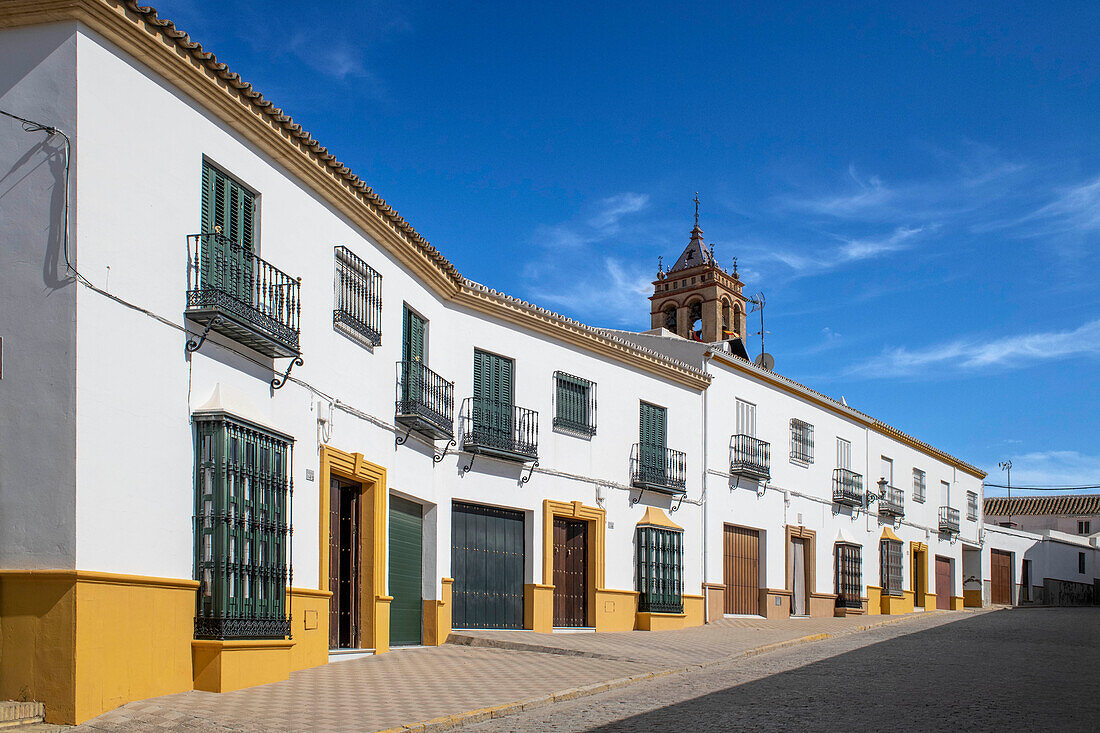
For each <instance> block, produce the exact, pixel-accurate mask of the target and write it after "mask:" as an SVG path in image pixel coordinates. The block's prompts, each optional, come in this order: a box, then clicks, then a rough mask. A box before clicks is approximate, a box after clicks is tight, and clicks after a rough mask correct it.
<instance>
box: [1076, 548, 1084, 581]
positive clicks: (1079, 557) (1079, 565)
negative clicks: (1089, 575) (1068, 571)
mask: <svg viewBox="0 0 1100 733" xmlns="http://www.w3.org/2000/svg"><path fill="white" fill-rule="evenodd" d="M1077 572H1079V573H1081V574H1082V575H1084V573H1085V553H1083V552H1078V553H1077Z"/></svg>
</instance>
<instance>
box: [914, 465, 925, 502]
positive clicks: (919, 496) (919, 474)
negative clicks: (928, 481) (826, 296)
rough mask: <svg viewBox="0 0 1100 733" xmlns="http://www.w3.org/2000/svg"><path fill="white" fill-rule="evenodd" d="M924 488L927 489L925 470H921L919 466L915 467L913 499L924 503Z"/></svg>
mask: <svg viewBox="0 0 1100 733" xmlns="http://www.w3.org/2000/svg"><path fill="white" fill-rule="evenodd" d="M924 489H925V478H924V471H922V470H920V469H919V468H914V469H913V501H919V502H920V503H921V504H923V503H924Z"/></svg>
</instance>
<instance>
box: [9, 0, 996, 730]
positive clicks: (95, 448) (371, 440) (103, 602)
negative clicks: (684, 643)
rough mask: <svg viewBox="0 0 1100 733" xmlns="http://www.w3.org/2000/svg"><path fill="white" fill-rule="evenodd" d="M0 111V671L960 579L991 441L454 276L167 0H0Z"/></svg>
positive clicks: (103, 704) (307, 652)
mask: <svg viewBox="0 0 1100 733" xmlns="http://www.w3.org/2000/svg"><path fill="white" fill-rule="evenodd" d="M0 110H4V111H6V112H10V113H12V114H16V115H19V116H20V117H22V118H25V120H33V121H35V122H38V123H42V124H41V125H40V126H37V127H36V125H35V124H33V123H29V122H22V123H21V122H19V121H15V120H12V119H10V118H7V117H4V118H0V161H2V162H3V165H4V166H5V167H4V170H5V171H9V170H10V177H9V180H10V181H12V183H11V184H10V187H9V189H8V191H7V193H6V194H5V195H4V196H3V197H0V230H2V231H3V232H4V235H3V236H4V241H3V248H2V250H0V258H2V259H0V306H2V307H0V337H3V339H4V340H3V343H2V348H3V354H2V358H3V373H2V382H0V385H2V387H3V388H2V389H0V440H2V442H0V510H2V511H0V624H2V628H3V637H2V642H0V643H2V644H3V647H2V650H0V651H2V654H0V695H6V696H9V697H14V696H17V695H20V694H21V693H22V692H23V691H26V694H28V695H30V696H31V697H33V698H35V699H40V700H45V701H46V703H47V712H48V715H49V717H50V718H51V719H52V720H55V721H58V722H80V721H83V720H86V719H88V718H90V717H93V716H94V715H98V714H99V713H101V712H103V711H105V710H108V709H111V708H113V707H115V706H117V705H120V704H123V703H125V702H127V701H130V700H134V699H140V698H143V697H149V696H153V695H159V694H166V693H170V692H177V691H181V690H187V689H203V690H211V691H223V690H231V689H236V688H239V687H244V686H248V685H253V684H260V683H263V682H267V681H272V680H275V679H281V678H285V677H286V676H287V675H288V674H289V672H290V671H292V670H294V669H301V668H304V667H309V666H314V665H318V664H324V663H326V662H327V661H328V660H329V659H330V653H335V654H342V653H349V654H351V653H363V652H365V651H368V650H369V651H373V652H374V653H383V652H385V651H386V650H387V649H389V648H390V646H391V645H398V644H421V643H422V644H441V643H443V642H444V641H445V640H446V637H447V635H448V634H449V633H450V632H451V630H452V629H455V628H525V629H532V630H539V631H551V630H552V629H554V628H558V627H574V628H591V629H595V630H597V631H625V630H632V629H643V630H649V629H670V628H682V627H684V626H689V625H699V624H702V623H704V622H705V621H706V620H708V619H714V618H718V617H721V616H724V615H727V614H739V613H746V614H755V615H765V616H768V617H775V616H777V615H778V616H789V615H829V616H831V615H834V614H838V613H839V614H847V613H898V612H902V611H908V610H912V609H913V608H914V607H924V608H933V607H939V608H958V607H961V606H962V603H963V600H962V599H963V579H964V575H963V565H964V564H966V563H967V559H966V554H967V552H968V548H969V550H970V551H973V552H975V553H977V552H978V541H979V538H978V532H977V526H979V523H980V517H979V516H978V514H977V509H976V507H979V506H981V479H982V477H983V476H984V474H983V473H982V472H981V471H980V470H978V469H976V468H974V467H972V466H969V465H968V464H966V463H963V462H962V461H959V460H958V459H955V458H952V457H951V456H948V455H947V454H945V453H943V452H941V451H938V450H936V449H935V448H932V447H931V446H928V445H926V444H923V443H921V442H919V441H916V440H915V439H913V438H911V437H909V436H906V435H904V434H903V433H900V432H899V431H897V430H894V429H893V428H889V427H888V426H885V425H883V424H882V423H879V422H877V421H875V420H873V419H872V418H870V417H868V416H866V415H863V414H862V413H859V412H857V411H854V410H851V409H850V408H848V407H846V406H845V405H842V404H840V403H837V402H835V401H833V400H831V399H829V398H826V397H824V396H822V395H820V394H818V393H816V392H813V391H811V390H809V389H807V388H805V387H803V386H801V385H798V384H797V383H794V382H792V381H790V380H787V379H785V378H783V377H781V376H779V375H776V374H774V373H771V372H768V371H766V370H762V369H758V368H756V367H753V366H752V365H751V364H749V363H748V362H747V361H745V360H744V359H742V358H740V357H738V356H736V355H735V353H734V349H735V346H736V343H737V340H736V338H732V339H729V340H727V341H725V342H722V341H720V342H718V343H715V344H712V345H706V344H697V343H694V342H691V341H688V340H685V339H683V338H680V337H673V336H671V335H667V334H666V335H660V334H657V335H653V334H650V335H647V334H623V333H618V332H609V331H602V330H599V329H594V328H591V327H589V326H586V325H583V324H580V323H577V322H575V321H572V320H569V319H567V318H563V317H561V316H558V315H556V314H553V313H551V312H548V311H546V310H543V309H540V308H538V307H536V306H534V305H531V304H529V303H525V302H522V301H519V300H516V299H514V298H511V297H508V296H506V295H503V294H501V293H497V292H495V291H491V290H488V289H486V288H484V287H482V286H480V285H478V284H476V283H472V282H470V281H468V280H466V279H465V278H463V277H462V276H461V275H460V274H459V273H458V272H457V271H456V270H455V269H454V267H453V266H452V265H451V264H450V263H449V262H448V261H447V260H446V259H445V258H444V257H443V256H442V255H441V254H440V253H439V252H437V251H436V250H435V249H434V248H433V247H432V246H431V245H430V244H428V243H427V242H426V241H425V240H424V239H423V238H422V237H420V235H419V234H417V233H416V232H415V230H414V229H413V228H412V227H411V226H410V225H409V224H408V223H407V222H405V221H404V220H403V219H402V218H401V217H400V216H398V215H397V214H396V212H394V211H393V210H392V209H391V208H390V207H389V206H388V205H387V204H386V203H385V201H383V200H382V199H380V198H379V197H378V196H377V195H376V194H375V193H374V192H373V191H371V190H370V189H369V188H368V187H367V186H366V185H365V184H364V183H363V182H362V181H360V180H359V179H358V178H357V177H355V176H354V175H353V174H352V173H351V172H350V171H349V170H347V169H346V168H345V167H344V166H342V165H341V164H340V163H339V162H338V161H336V160H335V158H333V157H332V156H331V155H330V154H329V153H328V151H327V150H325V149H324V148H322V147H320V146H319V145H318V144H317V143H316V142H315V141H313V140H312V138H310V137H309V136H308V134H307V133H305V132H304V131H302V130H301V128H299V127H298V126H297V125H295V124H294V123H293V121H292V120H290V119H289V118H288V117H286V116H285V115H283V114H282V113H281V111H280V110H278V109H277V108H275V107H273V106H272V105H271V104H270V103H269V102H267V101H266V100H264V99H263V98H262V97H261V96H259V95H258V94H257V93H256V92H255V91H254V90H252V88H251V87H250V86H249V85H247V84H246V83H244V82H242V81H241V80H240V79H239V77H237V76H236V75H234V74H232V73H231V72H230V71H229V70H228V69H226V68H225V67H224V65H221V64H219V63H217V61H216V59H214V58H213V57H212V56H211V55H210V54H208V53H206V52H205V51H203V50H202V49H201V47H198V46H197V44H194V43H192V42H191V41H190V40H189V39H188V38H187V37H186V36H185V35H183V34H182V33H180V32H179V31H177V30H176V29H175V28H174V27H173V26H172V25H171V24H168V23H165V22H164V21H161V20H160V19H158V18H157V17H156V14H155V12H153V11H150V10H148V9H145V8H142V7H139V6H138V5H137V4H135V3H132V2H119V1H117V0H82V2H77V3H56V4H51V3H48V2H47V3H41V2H30V1H29V0H28V1H25V2H24V1H23V0H17V1H15V2H9V3H6V4H5V5H4V7H3V8H2V9H0ZM62 133H64V135H62ZM66 140H69V141H71V146H69V145H67V144H66V142H65V141H66ZM697 228H698V227H697ZM693 236H694V235H693ZM694 241H696V240H695V239H693V242H694ZM699 241H700V242H701V232H700V239H699ZM734 278H736V273H735V274H734ZM742 305H743V302H742V303H740V304H738V309H739V310H737V313H738V314H742V315H740V316H738V317H737V318H735V325H736V326H737V328H740V326H739V325H737V324H741V323H743V309H741V306H742ZM684 308H685V309H686V310H684V311H683V312H684V313H685V314H687V315H689V316H690V315H691V313H692V311H691V307H690V304H689V305H685V306H684ZM718 312H719V311H717V310H715V311H714V313H718ZM723 336H725V335H723ZM841 441H844V442H843V443H842V442H841ZM763 443H767V444H768V452H767V457H766V458H767V460H764V461H762V460H761V458H762V456H763V453H761V452H759V451H760V448H761V446H762V444H763ZM745 446H748V447H747V448H746V447H745ZM844 446H847V447H846V448H845V447H844ZM887 459H889V462H888V460H887ZM891 465H892V469H890V468H889V466H891ZM918 471H919V472H921V475H922V476H923V487H924V490H923V494H924V497H923V501H921V500H919V499H917V498H916V497H913V496H912V494H911V493H910V491H911V490H912V489H911V487H912V486H914V485H916V484H913V483H911V482H915V481H916V476H917V472H918ZM891 472H892V474H891ZM880 480H882V483H881V485H880V483H879V482H880ZM896 490H901V491H902V492H903V493H904V494H905V495H904V496H903V497H900V500H899V498H898V497H897V495H896ZM890 500H893V501H892V504H893V509H891V510H890V511H891V513H889V514H888V513H887V511H885V510H884V505H885V504H886V503H887V502H888V501H890ZM971 502H973V504H972V505H973V507H975V509H974V512H973V514H972V515H971V514H968V511H967V508H968V507H969V506H971ZM944 509H949V510H954V512H955V514H952V512H951V511H947V512H945V511H944ZM979 562H980V560H979ZM838 568H840V570H838ZM754 599H755V603H754V602H753V601H754ZM978 602H979V603H980V599H979V601H978Z"/></svg>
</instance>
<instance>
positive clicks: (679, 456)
mask: <svg viewBox="0 0 1100 733" xmlns="http://www.w3.org/2000/svg"><path fill="white" fill-rule="evenodd" d="M630 485H631V486H633V487H634V488H636V489H642V490H644V491H659V492H661V493H664V494H677V495H679V494H683V493H685V491H686V488H685V486H686V485H687V454H685V453H683V452H681V451H678V450H672V449H671V448H661V447H659V446H652V445H645V444H644V443H635V444H634V447H633V448H632V449H631V451H630Z"/></svg>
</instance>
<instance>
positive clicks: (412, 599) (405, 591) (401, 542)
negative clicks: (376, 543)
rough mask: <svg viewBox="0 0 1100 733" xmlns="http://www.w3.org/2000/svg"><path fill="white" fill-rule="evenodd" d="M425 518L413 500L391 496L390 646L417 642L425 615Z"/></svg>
mask: <svg viewBox="0 0 1100 733" xmlns="http://www.w3.org/2000/svg"><path fill="white" fill-rule="evenodd" d="M423 554H424V518H423V511H422V507H421V506H420V505H419V504H417V503H416V502H414V501H408V500H407V499H402V498H401V497H399V496H392V495H391V496H390V575H389V584H388V588H389V593H390V595H391V596H393V601H392V602H390V644H391V645H392V646H402V645H404V646H408V645H409V644H419V643H420V630H421V623H422V620H423V615H424V598H423V591H422V582H423V570H422V568H423V563H422V557H423Z"/></svg>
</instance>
